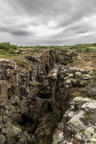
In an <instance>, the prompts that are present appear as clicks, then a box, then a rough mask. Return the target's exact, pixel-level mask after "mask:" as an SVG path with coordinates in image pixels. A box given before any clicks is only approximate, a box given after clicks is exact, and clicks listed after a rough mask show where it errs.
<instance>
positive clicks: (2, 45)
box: [0, 42, 18, 52]
mask: <svg viewBox="0 0 96 144" xmlns="http://www.w3.org/2000/svg"><path fill="white" fill-rule="evenodd" d="M17 48H18V47H17V45H12V44H10V43H9V42H2V43H0V49H2V50H6V51H7V52H12V50H14V49H17Z"/></svg>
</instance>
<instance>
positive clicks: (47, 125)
mask: <svg viewBox="0 0 96 144" xmlns="http://www.w3.org/2000/svg"><path fill="white" fill-rule="evenodd" d="M20 51H22V53H23V54H22V55H20V56H19V58H16V57H12V58H11V57H10V58H0V144H96V116H95V113H96V64H95V58H96V53H94V51H93V52H91V53H90V57H88V52H82V50H79V49H75V50H74V47H72V48H70V49H64V50H55V49H41V50H35V49H34V51H32V53H31V52H30V51H31V49H30V48H29V49H26V50H24V49H23V48H22V49H21V50H18V51H17V50H15V51H14V53H15V54H17V53H19V52H20ZM26 53H27V54H26Z"/></svg>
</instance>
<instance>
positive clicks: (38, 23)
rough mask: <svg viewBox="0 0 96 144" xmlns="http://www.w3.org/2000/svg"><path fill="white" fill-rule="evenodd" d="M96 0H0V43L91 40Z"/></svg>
mask: <svg viewBox="0 0 96 144" xmlns="http://www.w3.org/2000/svg"><path fill="white" fill-rule="evenodd" d="M95 39H96V0H67V1H66V0H16V1H14V0H0V42H3V41H4V42H5V41H6V42H7V41H8V42H11V43H14V44H18V45H72V44H78V43H95V42H96V41H95Z"/></svg>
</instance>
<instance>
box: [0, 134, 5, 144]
mask: <svg viewBox="0 0 96 144" xmlns="http://www.w3.org/2000/svg"><path fill="white" fill-rule="evenodd" d="M5 142H6V138H5V136H4V135H3V134H0V144H5Z"/></svg>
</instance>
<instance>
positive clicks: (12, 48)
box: [0, 42, 96, 59]
mask: <svg viewBox="0 0 96 144" xmlns="http://www.w3.org/2000/svg"><path fill="white" fill-rule="evenodd" d="M42 49H55V50H65V49H67V50H68V52H71V53H72V52H75V51H76V50H80V51H83V52H85V53H87V52H91V51H93V52H95V53H96V43H94V44H78V45H73V46H40V45H37V46H17V45H13V44H10V42H2V43H0V58H10V57H14V56H20V55H24V54H26V55H27V54H35V53H37V52H39V50H42ZM59 58H60V59H63V57H61V56H60V57H59Z"/></svg>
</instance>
